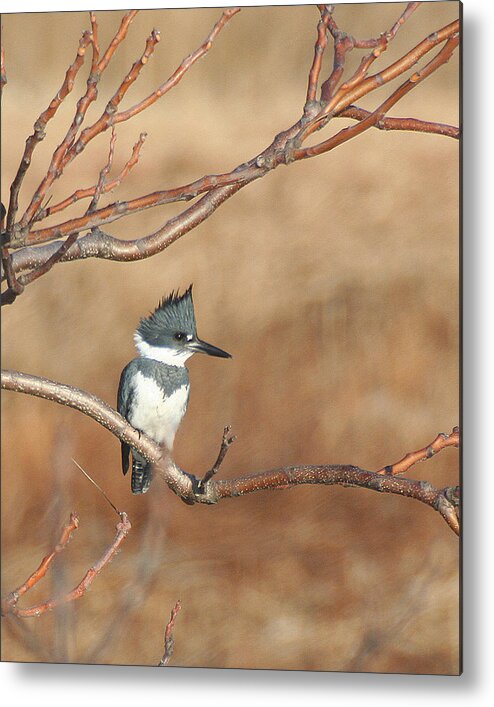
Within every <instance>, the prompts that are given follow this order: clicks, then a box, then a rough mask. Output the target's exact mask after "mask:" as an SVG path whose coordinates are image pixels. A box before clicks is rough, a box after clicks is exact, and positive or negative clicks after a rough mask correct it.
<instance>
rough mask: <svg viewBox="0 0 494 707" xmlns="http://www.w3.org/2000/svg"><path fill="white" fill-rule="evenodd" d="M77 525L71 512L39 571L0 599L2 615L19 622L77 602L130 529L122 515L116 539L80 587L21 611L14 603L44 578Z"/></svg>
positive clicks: (80, 583) (75, 517)
mask: <svg viewBox="0 0 494 707" xmlns="http://www.w3.org/2000/svg"><path fill="white" fill-rule="evenodd" d="M78 525H79V520H78V518H77V516H76V515H75V514H74V513H72V514H71V516H70V521H69V523H68V524H67V525H66V526H65V528H64V529H63V532H62V537H61V539H60V541H59V543H58V545H57V546H56V547H55V549H54V550H53V551H52V552H50V553H49V554H48V555H46V557H44V558H43V560H42V562H41V564H40V566H39V567H38V569H37V570H36V571H35V572H34V573H33V574H32V575H31V576H30V577H29V579H28V580H27V581H26V582H25V583H24V584H22V585H21V586H20V587H19V588H18V589H16V590H15V591H13V592H11V593H10V594H9V595H8V596H7V597H6V599H5V600H2V616H6V615H8V614H13V615H14V616H17V617H18V618H21V619H26V618H31V617H33V616H36V617H38V616H41V615H42V614H45V613H46V612H47V611H51V610H52V609H55V608H56V607H57V606H60V605H62V604H67V603H69V602H71V601H74V600H75V599H80V598H81V597H82V596H84V594H85V593H86V591H87V590H88V588H89V587H90V585H91V584H92V583H93V581H94V579H95V578H96V577H97V576H98V574H99V573H100V572H101V570H102V569H103V568H104V567H106V565H107V564H108V563H109V562H110V560H112V558H113V557H114V556H115V554H116V553H117V551H118V549H119V548H120V546H121V544H122V543H123V541H124V540H125V538H126V537H127V535H128V534H129V531H130V529H131V527H132V526H131V524H130V521H129V519H128V517H127V514H126V513H121V514H120V521H119V523H117V527H116V530H117V532H116V534H115V537H114V538H113V541H112V543H111V544H110V545H109V546H108V547H107V548H106V550H105V552H104V553H103V555H102V556H101V557H100V559H99V560H98V561H97V562H96V563H95V564H94V565H93V566H92V567H91V568H90V569H89V570H88V571H87V572H86V574H85V575H84V577H83V578H82V579H81V581H80V582H79V584H78V585H77V586H76V587H74V589H72V591H70V592H67V594H65V595H63V596H61V597H55V598H53V599H47V600H46V601H44V602H42V603H40V604H36V605H35V606H30V607H28V608H26V609H20V608H19V607H18V606H17V602H18V601H19V599H20V597H21V596H22V595H23V594H25V593H26V592H27V591H28V590H29V589H31V588H32V587H33V586H34V585H35V584H37V583H38V582H39V581H40V579H42V578H43V577H44V575H45V574H46V572H47V570H48V569H49V567H50V565H51V563H52V561H53V559H54V558H55V556H56V555H57V554H58V553H59V552H61V551H62V550H63V549H64V548H65V547H66V545H67V543H68V541H69V539H70V536H71V534H72V532H73V531H74V530H75V529H76V528H77V527H78Z"/></svg>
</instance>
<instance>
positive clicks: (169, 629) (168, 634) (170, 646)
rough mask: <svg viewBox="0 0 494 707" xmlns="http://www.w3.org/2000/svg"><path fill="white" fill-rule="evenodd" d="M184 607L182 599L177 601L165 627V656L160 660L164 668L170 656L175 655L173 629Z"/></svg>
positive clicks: (160, 665) (161, 666)
mask: <svg viewBox="0 0 494 707" xmlns="http://www.w3.org/2000/svg"><path fill="white" fill-rule="evenodd" d="M181 608H182V605H181V603H180V600H179V601H177V603H176V604H175V606H174V607H173V609H172V613H171V615H170V619H169V621H168V623H167V625H166V628H165V637H164V648H165V650H164V652H163V657H162V658H161V660H160V662H159V663H158V667H160V668H164V667H165V666H166V665H168V663H169V662H170V658H171V657H172V655H173V651H174V649H175V639H174V638H173V629H174V628H175V619H176V618H177V614H178V612H179V611H180V609H181Z"/></svg>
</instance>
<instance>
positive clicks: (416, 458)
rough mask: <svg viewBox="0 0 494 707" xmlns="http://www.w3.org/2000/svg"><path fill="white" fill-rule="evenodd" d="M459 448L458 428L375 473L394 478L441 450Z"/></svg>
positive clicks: (440, 435)
mask: <svg viewBox="0 0 494 707" xmlns="http://www.w3.org/2000/svg"><path fill="white" fill-rule="evenodd" d="M459 446H460V428H459V427H453V431H452V432H451V434H449V435H447V434H445V433H444V432H440V433H439V434H438V435H437V437H436V438H435V440H434V441H433V442H431V443H430V444H428V445H427V446H425V447H422V449H418V450H417V451H416V452H408V454H405V456H404V457H403V459H400V461H398V462H396V463H395V464H391V465H389V466H384V467H382V469H379V471H378V472H377V473H378V474H388V475H392V476H396V475H397V474H404V473H405V472H406V471H408V469H410V467H411V466H413V465H414V464H416V463H417V462H422V461H425V460H426V459H430V458H431V457H433V456H434V455H435V454H437V453H438V452H440V451H441V450H442V449H445V448H446V447H459Z"/></svg>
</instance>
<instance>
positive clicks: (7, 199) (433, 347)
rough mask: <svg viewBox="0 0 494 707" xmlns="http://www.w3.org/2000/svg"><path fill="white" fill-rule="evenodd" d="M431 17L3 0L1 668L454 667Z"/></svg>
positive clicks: (443, 86)
mask: <svg viewBox="0 0 494 707" xmlns="http://www.w3.org/2000/svg"><path fill="white" fill-rule="evenodd" d="M460 15H461V5H460V3H458V2H411V3H408V4H407V3H376V4H363V5H361V4H351V3H350V4H334V5H299V6H277V7H270V6H259V7H242V8H235V7H229V8H225V9H221V8H215V9H201V8H197V9H182V10H178V9H176V10H171V9H163V10H142V11H139V12H137V11H134V10H128V11H126V10H122V11H111V12H110V11H102V12H85V13H83V12H65V13H49V12H39V13H28V14H16V13H12V14H5V15H3V16H2V204H3V205H4V208H2V305H3V306H2V314H3V316H2V327H3V339H2V341H3V346H2V356H3V362H2V365H3V370H2V389H3V390H2V413H3V414H2V433H3V434H2V615H3V618H2V622H3V631H2V659H3V660H4V661H19V662H41V663H42V662H45V663H86V664H107V665H144V666H154V667H156V668H157V669H159V668H163V667H166V666H183V667H198V666H200V667H210V668H246V669H276V670H299V671H302V670H303V671H343V672H371V673H411V674H424V673H427V674H446V675H457V674H459V672H460V671H461V657H460V656H461V651H460V646H461V642H460V621H459V617H460V603H459V544H458V543H459V535H460V510H459V509H460V487H459V451H458V447H459V442H460V429H459V423H460V417H459V413H460V411H459V253H460V250H459V238H460V233H459V206H460V203H459V199H460V190H459V147H460V142H459V137H460V131H459V121H460V116H459V96H460V86H459V75H460V63H459V61H460V60H459V50H460V29H461V25H460V19H461V18H460ZM20 37H22V41H19V38H20ZM33 126H34V127H33ZM209 342H212V343H209ZM200 354H202V355H200ZM204 354H205V355H204ZM419 462H421V463H419ZM122 472H123V473H122Z"/></svg>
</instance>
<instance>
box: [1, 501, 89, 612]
mask: <svg viewBox="0 0 494 707" xmlns="http://www.w3.org/2000/svg"><path fill="white" fill-rule="evenodd" d="M78 527H79V518H78V516H77V515H76V514H75V513H71V514H70V519H69V522H68V523H67V524H66V525H65V527H64V529H63V530H62V534H61V536H60V540H59V541H58V543H57V544H56V546H55V548H54V549H53V550H52V551H51V552H49V553H48V554H47V555H45V557H43V559H42V560H41V563H40V565H39V567H38V569H36V570H35V571H34V572H33V573H32V574H31V575H30V577H28V579H26V581H25V582H24V583H23V584H21V585H20V587H17V589H14V591H13V592H10V594H9V595H8V596H7V597H6V598H5V599H2V616H6V615H7V614H9V613H14V614H15V613H16V606H17V602H18V601H19V599H20V598H21V597H22V596H23V595H24V594H25V593H26V592H28V591H29V590H30V589H32V588H33V587H34V586H35V585H36V584H38V582H39V581H40V580H41V579H43V577H44V576H45V574H46V573H47V571H48V569H49V567H50V565H51V563H52V562H53V560H54V559H55V557H56V556H57V555H58V554H59V553H61V552H62V550H65V548H66V547H67V543H68V542H69V540H70V538H71V535H72V533H73V532H74V530H77V528H78Z"/></svg>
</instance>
